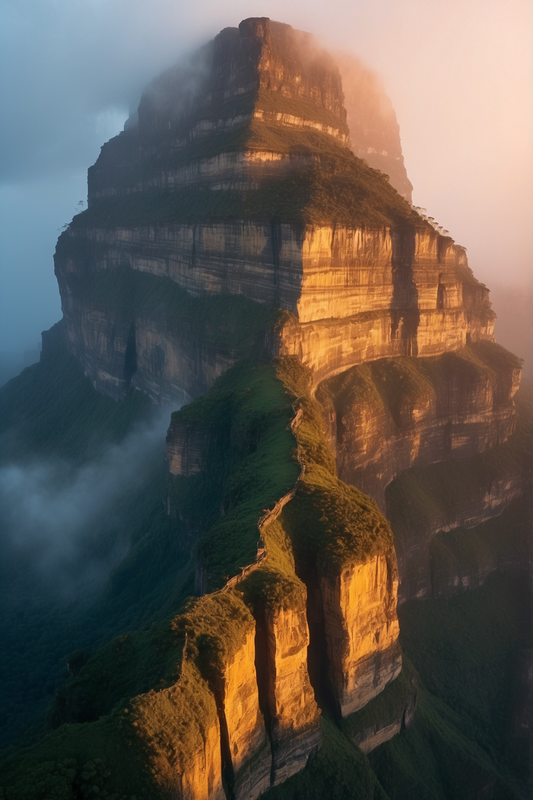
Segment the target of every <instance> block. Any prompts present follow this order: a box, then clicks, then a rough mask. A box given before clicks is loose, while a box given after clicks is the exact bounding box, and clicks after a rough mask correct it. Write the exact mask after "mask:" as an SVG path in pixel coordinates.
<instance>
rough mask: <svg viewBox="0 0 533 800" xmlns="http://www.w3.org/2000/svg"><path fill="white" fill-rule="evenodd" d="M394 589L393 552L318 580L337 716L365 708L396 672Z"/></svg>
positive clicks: (398, 656) (398, 660)
mask: <svg viewBox="0 0 533 800" xmlns="http://www.w3.org/2000/svg"><path fill="white" fill-rule="evenodd" d="M397 588H398V572H397V568H396V558H395V555H394V552H390V553H387V554H385V555H379V556H376V557H375V558H372V559H370V560H368V561H367V562H366V563H363V564H354V565H353V566H352V567H348V568H344V569H343V570H342V571H339V572H337V571H333V570H332V569H331V568H329V569H327V570H324V571H323V573H322V574H321V576H320V594H321V598H322V607H323V613H324V630H325V638H326V644H327V650H328V660H329V677H330V680H331V684H332V687H333V691H334V694H335V698H336V700H337V703H338V707H339V710H340V713H341V716H343V717H346V716H348V715H349V714H352V713H353V712H354V711H357V710H358V709H360V708H362V707H363V706H365V705H366V704H367V703H368V702H369V701H370V700H372V698H374V697H376V695H378V694H379V693H380V692H382V691H383V689H384V688H385V686H386V685H387V684H388V683H389V682H390V681H392V680H394V678H396V676H397V675H398V674H399V673H400V671H401V668H402V656H401V650H400V645H399V642H398V635H399V632H400V628H399V624H398V617H397V616H396V595H397Z"/></svg>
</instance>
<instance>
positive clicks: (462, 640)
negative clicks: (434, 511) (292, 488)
mask: <svg viewBox="0 0 533 800" xmlns="http://www.w3.org/2000/svg"><path fill="white" fill-rule="evenodd" d="M399 614H400V626H401V640H402V646H403V648H404V649H405V652H406V653H407V655H408V656H409V657H410V658H411V659H412V660H413V662H414V664H415V666H416V667H417V669H418V671H419V674H420V679H421V681H422V682H423V684H424V685H425V687H426V689H424V690H423V691H421V694H420V702H419V709H418V713H417V716H416V718H415V722H414V724H413V726H412V728H411V729H410V730H408V731H407V732H406V733H405V735H402V736H400V737H396V738H395V739H393V740H391V741H390V742H388V743H386V744H384V745H382V746H381V747H380V748H378V749H377V750H376V751H375V752H374V753H372V754H371V755H370V761H371V764H372V766H373V768H374V769H375V771H376V773H377V774H378V776H379V778H380V781H381V783H382V784H383V786H384V787H385V789H386V790H387V791H389V792H390V795H391V797H392V796H397V797H405V798H413V800H414V798H426V797H427V798H465V799H466V798H471V797H477V796H480V795H481V794H483V792H486V794H487V796H489V797H494V798H498V799H501V800H504V798H515V797H516V798H518V797H524V798H525V797H528V795H529V792H528V789H527V780H528V777H530V776H528V774H527V773H528V769H529V757H528V749H529V744H528V736H527V732H526V731H520V730H517V726H516V724H515V719H514V717H515V716H516V714H517V712H518V709H519V708H520V702H521V701H522V702H523V692H524V686H520V681H519V678H518V675H519V670H518V664H519V657H520V655H521V652H522V651H523V650H524V649H525V648H531V615H530V595H529V592H528V587H527V582H526V581H517V580H516V579H515V578H511V577H508V576H504V575H502V574H499V573H494V574H493V575H492V576H490V577H489V578H488V579H487V581H486V583H485V585H484V586H483V587H481V588H479V589H476V590H474V591H471V592H467V593H464V594H462V595H459V596H457V597H454V598H451V599H449V600H434V601H424V602H420V601H416V600H415V601H410V602H408V603H406V604H404V605H402V606H400V609H399ZM428 690H429V691H428ZM429 692H431V694H430V693H429ZM521 693H522V696H520V694H521ZM394 791H396V795H394V794H393V792H394Z"/></svg>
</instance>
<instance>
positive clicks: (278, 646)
mask: <svg viewBox="0 0 533 800" xmlns="http://www.w3.org/2000/svg"><path fill="white" fill-rule="evenodd" d="M257 644H258V647H257V654H256V659H257V662H258V669H260V665H261V662H262V665H261V666H262V667H263V672H262V676H263V681H264V686H265V703H266V706H265V712H266V714H265V715H266V718H267V719H268V720H269V724H270V737H271V742H272V785H277V784H279V783H283V781H285V780H287V778H290V777H291V775H294V774H296V773H297V772H299V771H300V770H301V769H303V768H304V766H305V764H306V762H307V759H308V758H309V754H310V753H313V752H314V751H315V750H317V749H318V748H319V747H320V744H321V736H320V727H319V709H318V707H317V704H316V702H315V695H314V691H313V688H312V686H311V682H310V680H309V672H308V669H307V648H308V646H309V628H308V626H307V617H306V612H305V603H302V605H301V606H300V607H294V606H293V607H288V608H286V607H284V606H278V607H268V606H264V605H261V606H260V608H259V609H258V639H257Z"/></svg>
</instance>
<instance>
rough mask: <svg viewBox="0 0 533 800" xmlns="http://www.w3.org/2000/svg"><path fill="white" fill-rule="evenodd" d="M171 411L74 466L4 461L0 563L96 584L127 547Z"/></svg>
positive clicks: (51, 579) (49, 577)
mask: <svg viewBox="0 0 533 800" xmlns="http://www.w3.org/2000/svg"><path fill="white" fill-rule="evenodd" d="M169 416H170V413H169V410H165V411H162V412H161V413H160V414H159V415H158V416H157V419H156V420H154V421H153V422H151V423H150V424H144V425H143V426H139V427H137V428H136V429H135V430H134V431H133V432H132V433H131V434H130V435H129V436H127V437H126V439H125V440H124V441H123V442H122V443H121V444H120V445H113V446H110V447H109V449H108V450H107V451H106V452H105V453H104V455H103V456H102V457H101V458H99V459H98V460H95V461H92V462H90V463H88V464H85V465H83V466H81V467H78V468H73V467H72V465H70V464H68V463H67V462H64V461H59V460H39V461H35V462H33V463H31V464H29V465H19V464H8V465H5V466H3V467H1V468H0V555H1V557H2V561H3V563H4V567H5V566H6V565H7V564H11V565H12V569H13V570H14V571H20V570H24V571H25V572H26V573H27V572H28V571H30V572H32V573H33V574H34V575H35V578H36V579H37V580H39V581H42V582H44V583H45V584H48V585H49V586H50V587H51V588H54V589H56V590H57V591H58V592H59V593H60V594H65V595H72V593H73V592H77V591H79V590H80V589H87V588H89V586H90V587H92V588H95V587H97V586H98V585H101V583H102V582H103V581H104V580H105V578H106V577H107V575H108V574H109V571H110V570H111V569H112V568H113V566H115V565H116V563H117V562H118V561H119V560H120V559H121V558H122V557H123V556H124V555H125V553H126V552H127V550H128V547H129V535H128V534H129V532H130V531H131V529H132V527H133V526H134V525H135V524H138V522H139V519H138V515H137V514H138V512H136V509H138V508H139V504H140V502H141V503H142V500H143V496H145V495H146V493H147V492H152V493H153V492H154V488H153V482H154V476H156V475H157V474H158V472H159V473H160V471H161V469H162V462H163V452H164V444H165V433H166V429H167V427H168V422H169ZM7 577H10V576H9V575H8V576H7ZM11 577H13V575H11ZM26 577H28V575H27V574H26Z"/></svg>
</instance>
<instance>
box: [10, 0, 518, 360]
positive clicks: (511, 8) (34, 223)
mask: <svg viewBox="0 0 533 800" xmlns="http://www.w3.org/2000/svg"><path fill="white" fill-rule="evenodd" d="M0 2H1V4H0V52H1V54H2V55H1V58H2V60H3V63H2V64H0V76H1V77H0V81H1V89H0V92H1V94H0V104H1V106H0V107H1V108H2V126H1V128H0V140H1V141H0V147H1V150H0V152H1V153H2V162H1V169H0V225H1V232H0V235H1V239H0V248H1V249H0V252H1V262H0V351H1V350H10V349H16V348H19V347H22V348H24V347H32V346H34V344H35V343H36V342H37V341H38V340H39V335H40V331H41V330H42V329H43V328H47V327H49V326H50V325H51V324H53V323H54V322H55V321H56V320H58V319H59V318H60V315H61V312H60V306H59V296H58V292H57V288H56V283H55V278H54V275H53V263H52V255H53V251H54V247H55V241H56V239H57V236H58V232H59V231H58V229H60V228H61V226H62V225H63V224H64V223H66V222H68V221H69V220H70V219H71V218H72V216H73V214H74V212H75V210H76V204H77V203H78V201H79V200H80V199H83V200H85V199H86V170H87V167H88V166H89V165H90V164H92V163H93V162H94V161H95V159H96V157H97V155H98V152H99V147H100V146H101V144H103V142H104V141H105V140H106V139H108V138H110V136H112V135H114V134H115V133H118V131H119V130H120V129H121V127H122V124H123V122H124V119H125V117H126V116H127V113H128V107H129V106H131V105H134V104H136V101H137V100H138V97H139V94H140V91H141V89H142V87H143V85H144V84H146V83H147V82H148V81H149V80H150V79H151V78H152V77H153V76H154V75H155V74H157V73H158V72H159V71H161V70H162V69H164V68H165V67H167V66H169V65H170V64H171V63H172V62H173V61H174V60H175V59H176V58H177V57H178V56H179V55H180V54H182V53H183V52H184V51H187V50H190V49H192V48H194V47H195V46H196V45H198V44H199V43H201V42H202V41H204V40H206V39H207V38H210V37H212V36H213V35H215V34H216V33H217V32H218V31H219V30H220V29H221V28H222V27H225V26H227V25H237V24H238V23H239V21H240V20H241V19H243V18H245V17H249V16H269V17H271V18H273V19H277V20H280V21H282V22H288V23H290V24H292V25H294V26H295V27H299V28H302V29H304V30H308V31H311V32H313V33H315V34H316V35H318V36H319V37H320V38H321V39H322V41H324V42H325V44H326V45H329V46H332V47H342V48H343V49H348V50H352V51H353V52H354V53H356V54H357V55H359V56H360V57H361V58H362V59H363V60H364V61H365V62H366V63H367V64H368V65H369V66H371V67H373V68H374V69H375V70H376V71H377V72H378V73H379V74H380V75H381V76H382V78H383V80H384V83H385V86H386V89H387V91H388V93H389V95H390V96H391V98H392V101H393V105H394V107H395V109H396V112H397V116H398V120H399V123H400V129H401V135H402V143H403V151H404V156H405V162H406V166H407V171H408V174H409V177H410V179H411V181H412V183H413V184H414V187H415V188H414V198H413V199H414V202H415V203H416V204H418V205H421V206H424V207H425V208H427V209H428V212H429V213H430V214H431V216H433V217H435V218H436V220H437V221H438V222H439V223H441V224H442V225H443V226H444V227H445V228H447V229H448V230H450V232H451V234H452V236H453V237H454V238H455V239H456V241H457V242H459V243H461V244H463V245H465V246H466V247H467V248H468V253H469V259H470V264H471V266H472V268H473V269H474V272H475V273H476V275H477V276H478V277H479V278H480V279H481V280H484V281H485V282H486V283H487V284H488V285H489V286H490V285H491V284H495V283H509V284H521V283H526V282H529V281H530V280H531V271H532V219H533V198H532V187H533V109H532V102H531V98H532V96H533V52H532V51H533V44H532V36H533V34H532V31H533V5H532V4H531V2H530V0H444V1H443V2H435V0H329V2H324V0H320V2H318V1H317V0H305V1H304V0H291V2H290V3H288V2H287V1H286V0H285V1H282V0H262V2H256V0H246V1H245V0H239V1H238V2H235V1H234V2H231V1H230V2H228V1H227V0H225V1H224V2H221V0H202V2H199V3H190V2H187V3H185V2H182V0H173V1H171V0H47V1H46V2H42V0H0Z"/></svg>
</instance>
